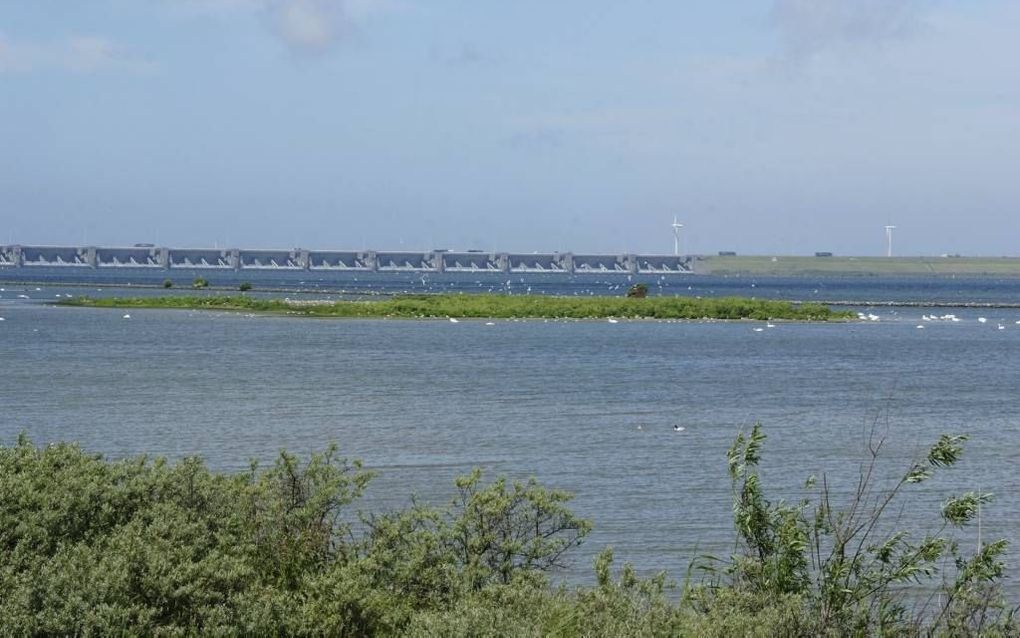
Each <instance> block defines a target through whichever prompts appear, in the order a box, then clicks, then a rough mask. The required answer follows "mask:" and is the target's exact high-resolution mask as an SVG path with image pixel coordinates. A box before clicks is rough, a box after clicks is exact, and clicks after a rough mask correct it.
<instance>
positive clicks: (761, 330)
mask: <svg viewBox="0 0 1020 638" xmlns="http://www.w3.org/2000/svg"><path fill="white" fill-rule="evenodd" d="M764 330H765V328H755V329H754V331H755V332H763V331H764Z"/></svg>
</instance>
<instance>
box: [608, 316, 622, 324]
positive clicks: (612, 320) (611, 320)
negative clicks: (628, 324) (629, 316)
mask: <svg viewBox="0 0 1020 638" xmlns="http://www.w3.org/2000/svg"><path fill="white" fill-rule="evenodd" d="M608 321H609V323H620V322H619V321H617V320H616V319H613V318H612V317H610V318H609V319H608Z"/></svg>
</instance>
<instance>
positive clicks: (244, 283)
mask: <svg viewBox="0 0 1020 638" xmlns="http://www.w3.org/2000/svg"><path fill="white" fill-rule="evenodd" d="M237 289H238V290H240V291H241V292H248V291H249V290H251V284H250V283H249V282H247V281H242V282H241V285H240V286H238V287H237Z"/></svg>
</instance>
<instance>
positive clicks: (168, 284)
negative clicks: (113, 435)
mask: <svg viewBox="0 0 1020 638" xmlns="http://www.w3.org/2000/svg"><path fill="white" fill-rule="evenodd" d="M163 287H164V288H173V287H174V282H172V281H170V280H169V279H164V280H163Z"/></svg>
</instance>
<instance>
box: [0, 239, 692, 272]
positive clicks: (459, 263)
mask: <svg viewBox="0 0 1020 638" xmlns="http://www.w3.org/2000/svg"><path fill="white" fill-rule="evenodd" d="M38 267H47V268H52V267H66V268H80V269H88V268H92V269H115V268H142V269H148V270H174V269H187V270H210V271H212V270H220V271H273V270H276V271H319V272H323V271H349V272H421V273H441V272H466V273H472V272H475V273H567V274H575V273H576V274H584V273H592V274H606V273H620V274H628V273H630V274H639V273H646V274H653V273H654V274H689V273H691V272H693V258H692V257H690V256H675V255H634V254H623V255H600V254H576V255H575V254H573V253H496V252H492V253H488V252H481V251H466V252H454V251H447V250H433V251H427V252H416V251H406V250H402V251H375V250H363V251H335V250H304V249H294V250H266V249H252V250H248V249H242V248H228V249H221V248H167V247H159V246H132V247H100V246H22V245H10V246H0V268H19V269H21V268H24V269H32V268H38Z"/></svg>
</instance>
